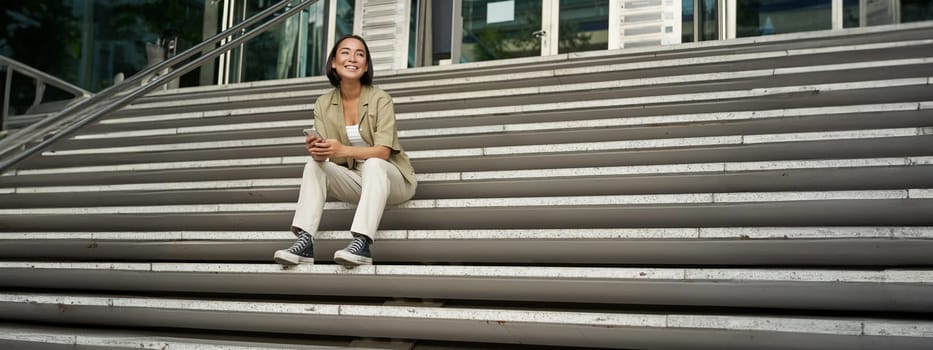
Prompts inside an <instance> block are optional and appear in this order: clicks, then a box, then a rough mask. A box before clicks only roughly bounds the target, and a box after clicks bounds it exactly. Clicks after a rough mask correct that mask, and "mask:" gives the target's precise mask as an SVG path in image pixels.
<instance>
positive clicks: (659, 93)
mask: <svg viewBox="0 0 933 350" xmlns="http://www.w3.org/2000/svg"><path fill="white" fill-rule="evenodd" d="M923 61H924V62H925V64H923V65H920V66H917V65H912V66H905V68H904V69H901V70H898V69H893V68H890V67H889V68H885V69H881V68H884V67H876V68H870V67H869V68H867V70H866V71H864V72H861V71H859V72H849V74H845V72H842V73H840V72H833V71H827V72H826V74H825V75H826V79H822V80H821V79H820V78H819V75H815V74H813V72H809V73H806V74H798V76H799V78H798V79H796V80H788V79H783V78H780V77H774V76H771V75H773V74H772V73H771V70H766V71H764V72H760V71H756V72H732V73H730V72H724V73H717V74H716V75H715V76H705V75H703V76H689V77H674V78H670V79H665V80H660V81H643V80H636V81H628V80H621V81H614V80H610V81H606V82H587V83H580V84H560V85H553V86H544V87H541V86H535V87H529V88H525V89H514V88H513V89H509V90H504V91H497V90H492V91H485V92H484V91H471V92H465V93H460V94H454V95H437V94H423V95H418V96H412V97H395V101H396V112H397V113H398V119H399V120H400V121H405V120H409V119H428V118H445V119H447V118H451V117H464V116H475V115H502V114H512V113H519V112H523V113H528V112H540V111H545V110H565V109H579V108H607V107H615V108H620V107H625V106H632V105H639V106H640V105H651V104H659V103H667V104H669V103H675V102H681V103H686V102H695V101H703V100H708V102H711V101H721V100H731V99H739V98H746V99H748V98H761V97H767V96H783V95H788V94H802V93H807V92H810V93H828V92H834V91H858V90H861V89H866V88H870V89H878V91H879V92H876V93H875V94H879V93H882V92H883V91H886V90H885V88H887V90H892V91H893V90H895V88H897V87H902V88H903V87H915V88H916V87H922V86H925V85H928V84H929V78H928V77H930V76H931V74H933V64H931V63H930V59H929V58H925V59H923ZM874 64H875V65H881V63H874ZM891 64H893V63H891ZM898 72H900V73H898ZM743 75H744V76H750V75H765V77H763V78H759V79H757V80H756V79H750V78H746V79H735V78H736V77H741V76H743ZM657 79H658V78H655V80H657ZM679 80H686V81H685V82H679ZM691 80H696V81H699V82H700V83H696V84H690V83H689V81H691ZM717 80H723V81H722V82H721V83H716V81H717ZM660 83H665V84H660ZM673 83H676V84H673ZM672 84H673V85H672ZM631 85H635V86H634V87H633V86H631ZM638 85H643V87H642V88H638ZM390 92H391V91H390ZM289 94H293V93H289ZM487 95H490V96H487ZM491 96H496V97H491ZM893 96H898V95H897V94H895V95H893ZM927 96H929V95H927ZM260 97H264V98H262V99H259V98H257V101H256V102H254V103H253V104H252V105H250V106H237V105H234V104H222V105H218V106H213V107H208V108H205V109H203V110H200V111H198V110H193V108H191V107H185V109H184V110H177V111H176V110H171V109H166V108H161V109H158V110H157V111H158V112H157V113H158V114H150V115H142V116H133V117H111V118H108V119H105V120H102V121H101V122H100V124H98V125H97V126H92V127H90V128H89V129H88V130H95V129H96V130H103V131H109V130H114V129H117V130H119V129H121V128H122V129H124V130H126V129H128V128H133V129H136V128H139V127H138V126H135V127H133V126H128V125H122V126H121V124H127V123H131V124H137V123H144V122H145V123H152V122H160V121H170V120H171V121H185V120H191V121H197V120H202V121H203V119H208V120H209V121H218V119H217V118H224V119H228V118H229V119H232V118H235V117H238V116H245V115H254V116H262V118H269V116H270V115H274V114H284V115H285V116H289V117H291V116H294V118H300V116H301V115H302V114H303V115H304V119H306V120H309V119H310V118H309V116H310V114H309V112H310V111H311V110H312V109H313V104H312V101H313V98H312V97H307V98H303V99H300V100H298V101H296V102H295V103H291V104H284V105H283V102H281V101H277V100H270V99H271V98H274V97H273V96H260ZM444 100H447V101H444ZM477 104H480V105H481V106H483V108H476V106H477ZM568 106H574V107H568ZM463 109H468V110H471V112H470V113H463ZM176 126H177V125H176ZM144 128H145V127H144ZM133 129H129V130H133Z"/></svg>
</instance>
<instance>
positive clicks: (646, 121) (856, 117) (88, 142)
mask: <svg viewBox="0 0 933 350" xmlns="http://www.w3.org/2000/svg"><path fill="white" fill-rule="evenodd" d="M931 106H933V103H931V102H929V101H925V102H906V103H885V104H870V105H854V106H833V107H818V108H801V109H791V110H786V109H785V110H758V111H731V112H716V113H694V114H687V115H661V116H646V117H638V116H627V117H611V118H597V119H585V120H576V119H570V120H563V121H534V120H518V122H515V123H510V120H499V121H498V123H497V124H486V125H483V124H480V125H473V126H463V127H445V128H408V129H403V130H399V137H400V138H401V139H402V141H403V142H404V144H405V146H406V149H409V150H420V149H440V148H465V147H471V146H475V145H477V144H482V145H486V146H506V145H521V144H542V143H545V144H546V143H569V142H579V141H580V140H587V141H610V140H626V139H645V138H672V137H696V136H714V135H728V134H734V133H773V132H782V133H788V132H807V131H810V132H813V131H829V130H850V129H865V128H898V127H910V126H928V125H931V124H933V113H931ZM509 119H512V118H509ZM139 126H140V127H141V128H140V129H137V130H133V131H112V132H103V133H84V134H82V135H78V136H76V137H75V138H74V139H72V140H68V141H65V142H61V143H60V144H58V145H57V146H56V149H59V150H71V149H86V148H102V147H121V146H123V147H125V146H142V145H160V144H177V143H193V142H209V141H214V142H217V141H231V140H249V139H263V138H281V137H291V138H295V135H296V134H298V135H299V136H300V133H299V131H298V129H301V128H305V127H309V126H310V124H309V122H308V120H307V118H301V119H296V120H283V121H270V122H252V123H240V124H212V125H202V126H194V127H174V128H156V129H145V128H144V127H143V126H142V125H139ZM410 127H417V125H410ZM506 135H508V136H509V137H505V136H506ZM298 138H299V139H300V137H298Z"/></svg>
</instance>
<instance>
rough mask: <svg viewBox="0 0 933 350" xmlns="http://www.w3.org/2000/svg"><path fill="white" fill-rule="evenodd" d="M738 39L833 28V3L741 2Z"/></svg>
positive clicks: (799, 0)
mask: <svg viewBox="0 0 933 350" xmlns="http://www.w3.org/2000/svg"><path fill="white" fill-rule="evenodd" d="M736 3H737V4H736V5H737V9H736V31H735V35H736V37H740V38H741V37H748V36H760V35H772V34H783V33H796V32H806V31H814V30H825V29H831V28H832V0H738V1H736Z"/></svg>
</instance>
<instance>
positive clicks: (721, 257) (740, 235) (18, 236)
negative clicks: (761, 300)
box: [0, 226, 933, 267]
mask: <svg viewBox="0 0 933 350" xmlns="http://www.w3.org/2000/svg"><path fill="white" fill-rule="evenodd" d="M349 239H350V234H349V233H348V232H347V231H346V228H343V229H341V230H340V231H320V232H318V234H317V235H316V236H315V251H316V252H317V260H318V261H320V262H329V261H330V260H331V258H332V257H333V253H334V252H335V251H336V250H337V249H342V248H344V247H345V246H346V244H347V241H349ZM376 239H377V242H376V244H375V245H374V247H373V254H374V257H375V258H376V261H377V263H378V264H382V263H390V264H396V263H435V264H451V263H454V264H456V263H475V264H539V265H554V264H565V265H568V266H579V265H602V266H606V265H631V266H652V265H660V266H672V265H674V266H676V265H683V266H698V265H742V266H869V267H872V266H929V265H930V264H931V260H930V259H931V257H930V254H929V251H930V249H933V228H931V227H929V226H861V227H855V226H813V227H786V226H785V227H779V226H775V227H700V228H695V227H693V228H689V227H687V228H677V227H662V228H621V227H618V228H595V229H594V228H585V227H576V228H562V229H554V228H549V229H540V228H517V229H503V228H494V229H451V228H443V229H438V230H414V229H410V230H387V229H383V230H381V231H379V232H378V233H377V234H376ZM294 240H295V236H294V234H292V233H291V232H287V231H236V230H229V231H227V230H221V231H190V230H188V231H185V230H178V231H112V230H109V229H102V230H93V231H84V232H81V231H75V230H70V231H69V230H61V231H44V232H43V231H38V232H17V231H12V232H4V233H3V234H0V242H2V243H3V244H0V256H4V257H5V258H6V259H17V260H37V259H38V260H49V259H60V260H79V261H116V260H128V261H142V262H151V261H173V262H186V261H238V262H270V261H271V259H272V253H273V252H274V251H276V250H278V249H282V248H285V247H288V246H290V245H291V244H292V242H294Z"/></svg>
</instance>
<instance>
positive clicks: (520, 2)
mask: <svg viewBox="0 0 933 350" xmlns="http://www.w3.org/2000/svg"><path fill="white" fill-rule="evenodd" d="M541 9H542V4H541V1H539V0H507V1H499V0H495V1H489V0H463V12H462V16H463V41H462V45H461V55H460V62H461V63H467V62H478V61H488V60H498V59H504V58H517V57H529V56H538V55H540V54H541V38H540V37H538V36H536V33H537V32H539V31H540V30H541Z"/></svg>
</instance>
